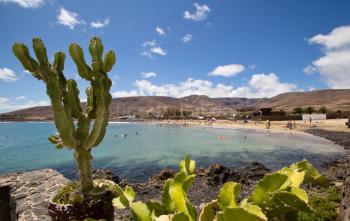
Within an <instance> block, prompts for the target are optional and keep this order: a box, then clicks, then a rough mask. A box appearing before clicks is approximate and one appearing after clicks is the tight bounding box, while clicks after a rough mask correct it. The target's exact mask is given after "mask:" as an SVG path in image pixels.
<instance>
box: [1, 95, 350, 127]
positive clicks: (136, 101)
mask: <svg viewBox="0 0 350 221" xmlns="http://www.w3.org/2000/svg"><path fill="white" fill-rule="evenodd" d="M306 106H313V107H320V106H325V107H327V108H328V109H331V110H334V111H336V110H347V111H350V89H344V90H319V91H311V92H290V93H284V94H280V95H277V96H275V97H272V98H270V99H266V98H259V99H249V98H210V97H207V96H203V95H191V96H187V97H183V98H172V97H162V96H143V97H125V98H114V99H113V100H112V104H111V106H110V111H111V118H115V117H117V116H121V115H129V114H134V115H140V116H144V115H146V114H148V113H153V114H157V113H164V112H165V111H166V110H167V109H168V108H177V109H180V110H181V109H183V110H187V111H191V112H194V113H220V112H221V113H222V112H225V111H235V110H237V109H241V108H249V109H254V108H262V107H272V108H274V109H283V110H286V111H292V110H293V108H295V107H306ZM83 107H85V104H83ZM8 118H15V119H16V118H17V119H18V118H22V119H24V120H43V119H51V118H52V110H51V107H49V106H45V107H33V108H27V109H22V110H17V111H13V112H9V113H6V114H2V115H0V119H8Z"/></svg>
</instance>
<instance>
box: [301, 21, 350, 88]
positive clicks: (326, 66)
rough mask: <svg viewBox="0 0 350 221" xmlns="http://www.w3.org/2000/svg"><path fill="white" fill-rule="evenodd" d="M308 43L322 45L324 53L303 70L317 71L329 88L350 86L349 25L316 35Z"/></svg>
mask: <svg viewBox="0 0 350 221" xmlns="http://www.w3.org/2000/svg"><path fill="white" fill-rule="evenodd" d="M309 43H310V44H320V45H322V46H323V50H322V52H323V53H324V55H323V56H322V57H320V58H318V59H316V60H314V61H313V62H312V65H309V66H308V67H306V68H305V69H304V70H305V71H309V70H310V71H317V72H318V73H319V74H320V75H321V77H322V79H323V80H324V81H325V83H326V84H327V85H328V86H329V87H330V88H333V89H337V88H350V77H349V76H350V26H341V27H338V28H335V29H333V30H332V31H331V32H330V33H329V34H327V35H323V34H319V35H316V36H314V37H312V38H310V39H309Z"/></svg>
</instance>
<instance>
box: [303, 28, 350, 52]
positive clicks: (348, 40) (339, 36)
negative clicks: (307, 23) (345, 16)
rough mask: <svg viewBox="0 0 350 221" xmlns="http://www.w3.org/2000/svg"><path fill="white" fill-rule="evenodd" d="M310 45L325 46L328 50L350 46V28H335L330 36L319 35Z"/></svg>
mask: <svg viewBox="0 0 350 221" xmlns="http://www.w3.org/2000/svg"><path fill="white" fill-rule="evenodd" d="M309 43H311V44H320V45H323V46H324V47H325V48H326V49H328V50H330V49H336V48H343V47H346V46H350V26H341V27H338V28H335V29H333V30H332V31H331V33H329V34H328V35H322V34H318V35H316V36H314V37H312V38H310V39H309Z"/></svg>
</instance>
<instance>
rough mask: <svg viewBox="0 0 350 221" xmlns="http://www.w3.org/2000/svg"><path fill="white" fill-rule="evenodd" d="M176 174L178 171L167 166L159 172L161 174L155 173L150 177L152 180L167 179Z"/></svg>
mask: <svg viewBox="0 0 350 221" xmlns="http://www.w3.org/2000/svg"><path fill="white" fill-rule="evenodd" d="M175 174H176V171H175V170H173V169H169V168H166V169H164V170H162V171H160V172H159V174H155V175H153V176H152V177H150V180H151V181H161V180H163V181H165V180H167V179H169V178H173V177H174V176H175Z"/></svg>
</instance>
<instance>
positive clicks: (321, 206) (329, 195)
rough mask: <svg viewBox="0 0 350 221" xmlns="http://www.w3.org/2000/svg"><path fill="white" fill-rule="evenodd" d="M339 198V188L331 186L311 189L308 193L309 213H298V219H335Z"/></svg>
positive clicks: (307, 220)
mask: <svg viewBox="0 0 350 221" xmlns="http://www.w3.org/2000/svg"><path fill="white" fill-rule="evenodd" d="M340 201H341V198H340V193H339V190H338V189H337V188H336V187H334V186H332V187H330V188H327V189H313V190H311V192H310V193H309V204H310V206H311V208H312V209H313V211H312V212H311V213H304V212H301V213H299V220H300V221H325V220H328V221H336V220H338V211H337V210H338V208H339V204H340Z"/></svg>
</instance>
